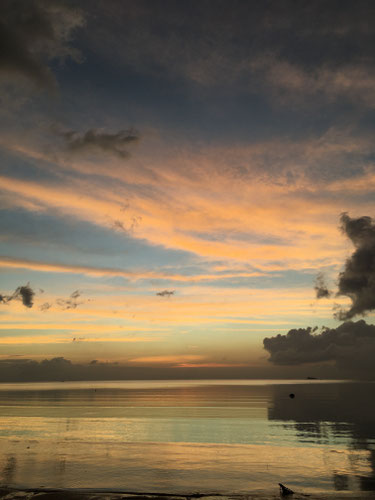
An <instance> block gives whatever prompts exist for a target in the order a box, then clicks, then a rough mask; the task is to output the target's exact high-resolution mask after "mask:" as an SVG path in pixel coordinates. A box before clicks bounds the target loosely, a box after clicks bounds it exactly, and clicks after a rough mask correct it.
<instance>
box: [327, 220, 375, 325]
mask: <svg viewBox="0 0 375 500" xmlns="http://www.w3.org/2000/svg"><path fill="white" fill-rule="evenodd" d="M341 229H342V231H343V233H344V234H346V235H347V236H348V238H350V240H351V241H352V243H353V245H354V246H355V248H356V250H355V252H354V253H353V254H352V255H351V257H350V258H349V259H347V261H346V263H345V267H344V270H343V271H342V272H341V273H340V274H339V280H338V292H337V295H338V296H340V295H343V296H347V297H349V298H350V299H351V301H352V306H351V307H350V308H349V309H348V310H342V309H341V310H339V311H338V312H337V313H336V314H335V317H336V318H337V319H340V320H347V319H351V318H353V317H354V316H356V315H358V314H362V315H363V314H365V313H367V312H370V311H372V310H374V309H375V221H374V220H373V219H372V218H371V217H367V216H364V217H359V218H351V217H349V215H348V214H347V213H343V214H342V215H341Z"/></svg>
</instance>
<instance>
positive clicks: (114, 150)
mask: <svg viewBox="0 0 375 500" xmlns="http://www.w3.org/2000/svg"><path fill="white" fill-rule="evenodd" d="M58 134H59V135H60V137H62V138H63V139H64V148H65V150H66V151H67V152H68V153H70V154H72V155H82V154H87V153H89V154H97V153H104V154H106V155H114V156H117V157H119V158H121V159H125V158H128V157H129V152H128V146H129V145H130V144H132V143H134V142H138V141H139V134H138V133H137V132H136V131H135V130H120V131H118V132H114V133H109V132H104V131H102V130H95V129H90V130H88V131H87V132H84V133H82V134H80V133H78V132H75V131H74V130H68V131H60V132H58Z"/></svg>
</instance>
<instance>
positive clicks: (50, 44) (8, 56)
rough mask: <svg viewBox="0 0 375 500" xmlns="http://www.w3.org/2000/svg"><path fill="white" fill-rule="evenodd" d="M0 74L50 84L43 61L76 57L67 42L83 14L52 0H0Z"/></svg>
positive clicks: (76, 58)
mask: <svg viewBox="0 0 375 500" xmlns="http://www.w3.org/2000/svg"><path fill="white" fill-rule="evenodd" d="M0 19H1V21H0V33H1V34H0V75H2V76H5V77H6V78H7V79H9V78H10V79H11V81H14V80H15V78H14V77H16V79H17V78H19V77H20V76H22V77H24V78H26V79H27V80H29V81H32V82H33V83H35V84H37V85H42V86H43V87H54V86H55V84H56V83H55V78H54V76H53V74H52V71H51V70H50V68H49V67H48V65H47V62H48V61H51V60H54V59H60V60H61V59H65V58H68V57H70V58H72V59H75V60H76V61H77V60H79V57H80V54H79V52H78V51H77V50H76V49H74V48H73V47H71V46H70V44H69V42H70V39H71V35H72V32H73V31H74V30H75V29H76V28H78V27H79V26H82V24H83V15H82V13H81V12H80V11H79V10H77V9H73V8H71V7H69V6H67V5H65V4H63V3H62V2H60V1H56V0H52V1H50V0H28V1H27V2H24V1H22V0H3V1H2V2H1V4H0Z"/></svg>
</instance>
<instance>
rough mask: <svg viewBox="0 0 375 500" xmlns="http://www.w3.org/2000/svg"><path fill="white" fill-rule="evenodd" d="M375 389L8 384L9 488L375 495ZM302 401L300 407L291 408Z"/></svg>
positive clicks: (300, 384)
mask: <svg viewBox="0 0 375 500" xmlns="http://www.w3.org/2000/svg"><path fill="white" fill-rule="evenodd" d="M374 389H375V383H372V382H367V383H366V382H348V381H334V382H333V381H321V380H302V381H280V380H215V381H213V380H200V381H108V382H107V381H106V382H53V383H52V382H51V383H22V384H21V383H18V384H0V483H1V484H2V485H7V486H12V487H18V488H25V487H27V488H40V487H49V488H92V489H104V490H105V489H108V490H111V491H117V490H121V491H129V492H156V493H158V492H163V493H175V494H190V493H195V492H199V493H205V494H208V493H213V494H216V493H221V494H229V493H247V492H252V493H253V492H262V493H264V492H268V491H274V490H275V488H277V487H278V486H277V485H278V483H279V482H281V483H283V484H286V485H287V486H288V487H289V488H292V489H294V490H297V491H303V492H306V493H308V492H311V493H314V492H316V493H319V492H333V491H347V492H353V491H360V490H362V491H372V490H375V390H374ZM291 395H294V397H291Z"/></svg>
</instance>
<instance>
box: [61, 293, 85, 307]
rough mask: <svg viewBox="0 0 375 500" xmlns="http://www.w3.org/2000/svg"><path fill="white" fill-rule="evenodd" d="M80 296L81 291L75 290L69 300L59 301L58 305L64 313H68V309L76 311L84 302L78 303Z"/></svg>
mask: <svg viewBox="0 0 375 500" xmlns="http://www.w3.org/2000/svg"><path fill="white" fill-rule="evenodd" d="M80 296H81V293H80V291H79V290H75V291H74V292H73V293H71V294H70V296H69V298H67V299H57V300H56V303H57V305H58V306H59V307H61V309H63V310H64V311H66V310H67V309H76V308H77V306H79V305H80V304H82V302H78V300H77V299H78V298H79V297H80Z"/></svg>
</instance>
